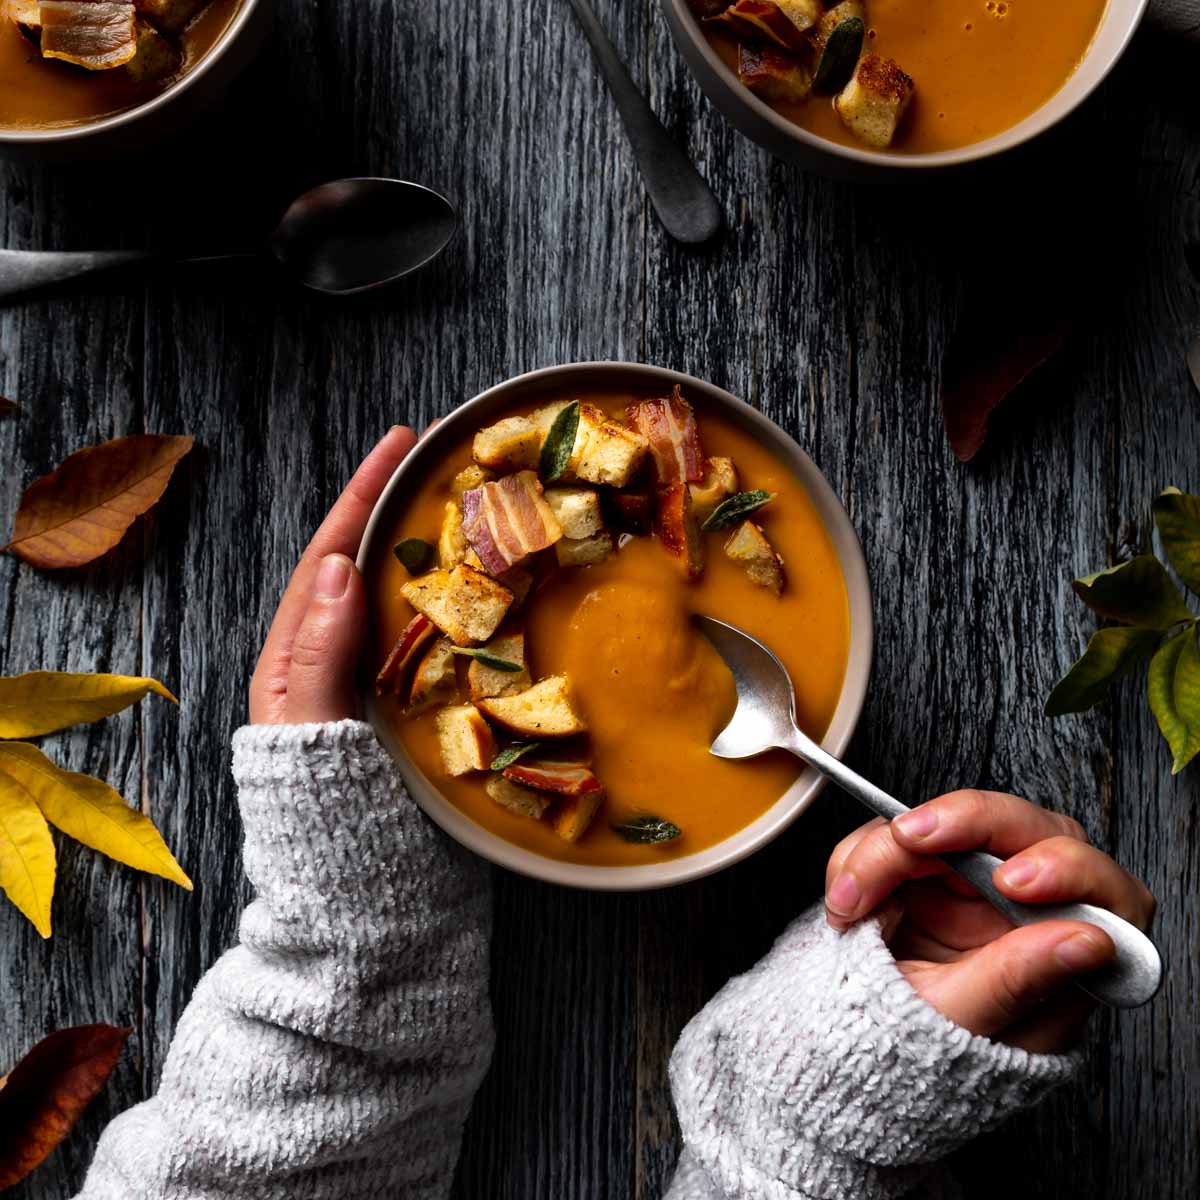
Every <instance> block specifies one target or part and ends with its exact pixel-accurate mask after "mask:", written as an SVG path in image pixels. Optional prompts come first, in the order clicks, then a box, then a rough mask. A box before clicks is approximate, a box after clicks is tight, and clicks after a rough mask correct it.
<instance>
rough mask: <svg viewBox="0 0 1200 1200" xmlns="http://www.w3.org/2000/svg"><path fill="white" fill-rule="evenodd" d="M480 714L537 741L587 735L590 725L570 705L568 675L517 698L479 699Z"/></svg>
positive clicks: (546, 681)
mask: <svg viewBox="0 0 1200 1200" xmlns="http://www.w3.org/2000/svg"><path fill="white" fill-rule="evenodd" d="M479 711H480V712H482V713H483V715H484V716H485V717H487V718H488V720H490V721H495V722H496V724H497V725H503V726H504V728H505V729H508V730H510V731H511V732H512V733H515V734H518V735H519V736H521V737H527V738H532V739H534V740H537V739H539V738H559V737H571V736H572V735H574V734H576V733H586V732H587V722H586V721H584V719H583V717H581V716H580V715H579V713H578V712H576V711H575V708H574V706H573V705H572V703H571V689H570V686H569V684H568V683H567V678H566V676H565V675H551V676H550V677H549V678H548V679H543V680H542V681H541V683H535V684H534V685H533V687H531V688H527V689H526V690H525V691H523V692H518V693H517V695H515V696H496V697H494V698H493V699H490V700H480V702H479Z"/></svg>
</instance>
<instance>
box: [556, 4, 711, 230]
mask: <svg viewBox="0 0 1200 1200" xmlns="http://www.w3.org/2000/svg"><path fill="white" fill-rule="evenodd" d="M571 7H572V8H573V9H574V10H575V15H576V16H577V17H578V18H579V23H580V24H581V25H582V26H583V31H584V33H585V34H587V39H588V41H589V42H591V44H592V50H593V51H594V53H595V55H596V61H597V62H598V63H599V64H600V70H601V72H603V74H604V78H605V80H606V81H607V83H608V87H609V91H611V92H612V95H613V99H614V100H615V101H616V102H617V108H618V109H619V110H620V112H621V120H622V121H623V122H624V124H625V133H626V135H627V136H628V138H629V142H630V145H632V147H633V152H634V154H635V155H636V156H637V160H638V166H639V167H640V168H641V172H642V178H643V179H644V180H645V182H646V191H647V192H648V193H649V195H650V202H651V203H652V204H653V205H654V208H655V211H656V212H657V213H658V216H659V219H660V220H661V221H662V223H663V225H664V226H665V227H666V230H667V232H668V233H669V234H670V235H671V236H672V237H673V238H675V239H676V240H677V241H680V242H689V243H696V242H706V241H708V239H709V238H710V237H712V236H713V235H714V234H715V233H716V232H717V230H718V229H720V228H721V208H720V205H718V204H717V200H716V197H715V196H714V195H713V194H712V191H711V190H710V188H709V186H708V184H707V183H705V181H704V179H703V177H702V176H701V175H700V173H699V171H697V170H696V168H695V167H694V166H693V165H692V163H691V162H690V161H689V159H688V157H687V155H686V154H684V153H683V151H682V150H680V148H679V147H678V146H677V145H676V144H675V142H674V141H672V139H671V136H670V135H669V134H668V133H667V131H666V130H665V129H664V128H663V126H662V123H661V122H660V121H659V119H658V118H657V117H656V116H655V115H654V111H653V109H651V107H650V105H649V104H647V103H646V98H645V96H643V95H642V93H641V92H640V91H639V90H638V88H637V85H636V84H635V83H634V82H633V80H632V79H631V78H630V77H629V72H628V71H627V70H626V69H625V67H624V65H623V64H622V62H621V60H620V58H618V57H617V51H616V48H615V47H614V46H613V44H612V42H611V41H609V39H608V36H607V34H605V32H604V30H603V29H602V28H601V27H600V22H599V21H598V20H597V19H596V14H595V13H594V12H593V11H592V8H591V5H589V4H588V3H587V0H571Z"/></svg>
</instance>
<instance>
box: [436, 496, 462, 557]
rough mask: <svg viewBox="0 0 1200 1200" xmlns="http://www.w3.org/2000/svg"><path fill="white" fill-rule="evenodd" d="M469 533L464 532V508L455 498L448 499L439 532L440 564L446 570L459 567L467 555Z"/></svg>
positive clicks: (438, 551)
mask: <svg viewBox="0 0 1200 1200" xmlns="http://www.w3.org/2000/svg"><path fill="white" fill-rule="evenodd" d="M469 549H470V547H469V546H468V545H467V535H466V534H465V533H463V515H462V509H461V508H460V507H459V505H458V503H457V502H456V501H454V500H447V501H446V511H445V515H444V516H443V517H442V531H441V533H440V534H438V544H437V553H438V565H439V566H440V567H441V568H442V569H443V570H446V571H449V570H450V569H451V568H452V567H457V566H458V564H459V563H460V562H462V561H463V560H464V559H465V558H466V557H467V551H468V550H469Z"/></svg>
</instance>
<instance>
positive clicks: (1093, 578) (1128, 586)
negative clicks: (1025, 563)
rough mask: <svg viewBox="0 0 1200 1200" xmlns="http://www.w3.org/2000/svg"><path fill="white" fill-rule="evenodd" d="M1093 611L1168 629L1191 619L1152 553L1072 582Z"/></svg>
mask: <svg viewBox="0 0 1200 1200" xmlns="http://www.w3.org/2000/svg"><path fill="white" fill-rule="evenodd" d="M1071 586H1072V587H1073V588H1074V589H1075V595H1077V596H1078V597H1079V598H1080V600H1082V601H1083V602H1084V604H1086V605H1087V606H1088V608H1090V609H1091V610H1092V612H1094V613H1098V614H1099V615H1100V616H1102V617H1107V618H1108V619H1109V620H1110V621H1120V622H1121V623H1122V624H1123V625H1137V626H1139V627H1140V628H1142V629H1160V630H1167V629H1170V628H1172V626H1175V625H1178V624H1179V623H1180V622H1181V621H1189V620H1191V617H1192V614H1191V613H1190V612H1188V608H1187V605H1186V604H1185V603H1184V602H1183V596H1182V595H1181V593H1180V591H1179V589H1178V588H1177V587H1176V586H1175V584H1174V582H1173V581H1172V579H1171V577H1170V575H1168V574H1167V571H1166V568H1165V567H1164V566H1163V565H1162V563H1160V562H1159V561H1158V559H1157V558H1155V557H1154V555H1153V554H1139V555H1138V556H1137V558H1131V559H1130V560H1129V561H1128V562H1125V563H1121V564H1120V565H1119V566H1116V567H1110V568H1109V569H1108V570H1107V571H1097V572H1096V574H1094V575H1085V576H1084V577H1083V578H1082V579H1076V580H1075V582H1074V583H1073V584H1072V585H1071Z"/></svg>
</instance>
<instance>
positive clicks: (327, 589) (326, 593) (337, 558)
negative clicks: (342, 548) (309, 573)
mask: <svg viewBox="0 0 1200 1200" xmlns="http://www.w3.org/2000/svg"><path fill="white" fill-rule="evenodd" d="M349 582H350V560H349V559H348V558H347V557H346V556H345V555H344V554H331V555H329V557H328V558H325V559H322V560H321V566H320V567H319V568H318V570H317V581H316V583H315V584H314V585H313V591H314V592H315V593H316V594H317V595H318V596H320V597H321V598H322V599H323V600H339V599H341V597H342V596H343V595H344V594H345V592H346V585H347V584H348V583H349Z"/></svg>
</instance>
